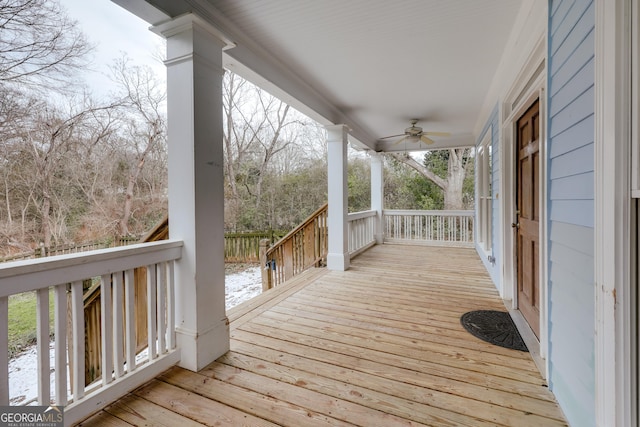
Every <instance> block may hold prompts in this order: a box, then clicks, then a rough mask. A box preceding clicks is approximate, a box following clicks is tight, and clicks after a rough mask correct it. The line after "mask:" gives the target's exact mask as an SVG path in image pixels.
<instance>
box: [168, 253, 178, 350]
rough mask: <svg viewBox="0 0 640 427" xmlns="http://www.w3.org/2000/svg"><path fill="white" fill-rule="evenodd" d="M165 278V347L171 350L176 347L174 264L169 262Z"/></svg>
mask: <svg viewBox="0 0 640 427" xmlns="http://www.w3.org/2000/svg"><path fill="white" fill-rule="evenodd" d="M168 264H169V272H168V277H167V347H168V348H169V350H173V349H174V348H175V347H176V314H175V313H176V311H175V309H176V308H175V307H176V302H175V301H176V295H175V293H176V292H175V283H174V277H175V276H174V262H173V261H169V263H168Z"/></svg>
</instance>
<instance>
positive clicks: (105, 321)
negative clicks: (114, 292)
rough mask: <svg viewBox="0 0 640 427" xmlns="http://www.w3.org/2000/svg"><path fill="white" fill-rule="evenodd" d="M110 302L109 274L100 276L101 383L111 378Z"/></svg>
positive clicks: (111, 337) (109, 380)
mask: <svg viewBox="0 0 640 427" xmlns="http://www.w3.org/2000/svg"><path fill="white" fill-rule="evenodd" d="M112 308H113V306H112V304H111V275H110V274H105V275H102V276H101V277H100V320H101V329H102V366H101V369H102V385H107V384H109V383H110V382H111V381H112V380H113V375H112V372H113V323H112V317H111V316H112Z"/></svg>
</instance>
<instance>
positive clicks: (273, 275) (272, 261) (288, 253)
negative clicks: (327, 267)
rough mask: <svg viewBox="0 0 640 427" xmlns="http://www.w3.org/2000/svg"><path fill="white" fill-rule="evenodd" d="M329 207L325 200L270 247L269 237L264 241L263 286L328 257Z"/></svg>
mask: <svg viewBox="0 0 640 427" xmlns="http://www.w3.org/2000/svg"><path fill="white" fill-rule="evenodd" d="M328 210H329V204H328V203H325V204H324V205H322V206H321V207H320V208H318V209H317V210H316V211H315V212H313V213H312V214H311V215H309V217H308V218H307V219H305V220H304V221H303V222H302V223H300V224H299V225H298V226H296V227H295V228H294V229H293V230H291V231H290V232H289V233H287V234H286V235H285V236H284V237H283V238H282V239H280V240H278V241H277V242H276V243H274V244H273V246H271V247H268V240H263V241H262V242H261V248H260V263H261V266H262V289H263V290H267V289H270V288H272V287H274V286H277V285H279V284H281V283H282V282H284V281H285V280H288V279H290V278H292V277H293V276H295V275H297V274H299V273H301V272H303V271H304V270H306V269H308V268H310V267H314V266H320V265H321V264H322V263H323V262H325V261H326V257H327V252H328V243H327V242H328V231H327V230H328V228H327V214H328Z"/></svg>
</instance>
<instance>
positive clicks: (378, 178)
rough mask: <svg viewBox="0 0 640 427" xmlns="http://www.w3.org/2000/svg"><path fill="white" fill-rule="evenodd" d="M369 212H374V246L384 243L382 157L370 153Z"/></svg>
mask: <svg viewBox="0 0 640 427" xmlns="http://www.w3.org/2000/svg"><path fill="white" fill-rule="evenodd" d="M369 159H370V160H369V161H370V164H371V210H372V211H376V230H375V238H376V244H378V245H381V244H382V243H384V228H383V223H382V209H383V207H384V206H383V205H384V175H383V162H382V155H381V154H379V153H371V154H370V157H369Z"/></svg>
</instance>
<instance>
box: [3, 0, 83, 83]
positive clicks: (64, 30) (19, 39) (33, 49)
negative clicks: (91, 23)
mask: <svg viewBox="0 0 640 427" xmlns="http://www.w3.org/2000/svg"><path fill="white" fill-rule="evenodd" d="M89 50H90V46H89V44H88V43H87V41H86V40H85V38H84V36H83V34H82V32H81V31H80V30H79V28H78V26H77V24H76V22H75V21H72V20H70V19H69V18H68V17H67V15H66V13H65V12H64V10H63V9H62V8H61V7H60V4H59V2H58V0H0V82H5V83H18V84H21V85H37V86H43V85H47V86H48V87H51V85H52V84H53V85H56V86H58V85H62V84H64V83H66V82H68V81H69V79H68V74H69V71H71V70H73V69H77V68H78V67H80V66H82V65H83V64H84V63H85V58H86V54H87V53H88V51H89Z"/></svg>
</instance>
